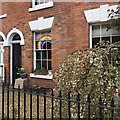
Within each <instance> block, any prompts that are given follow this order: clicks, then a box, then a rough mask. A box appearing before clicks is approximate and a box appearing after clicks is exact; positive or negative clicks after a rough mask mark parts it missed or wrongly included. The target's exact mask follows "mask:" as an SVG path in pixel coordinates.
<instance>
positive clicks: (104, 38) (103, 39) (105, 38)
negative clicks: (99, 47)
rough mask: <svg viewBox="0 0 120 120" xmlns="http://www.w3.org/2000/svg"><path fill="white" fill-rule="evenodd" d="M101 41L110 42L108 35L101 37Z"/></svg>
mask: <svg viewBox="0 0 120 120" xmlns="http://www.w3.org/2000/svg"><path fill="white" fill-rule="evenodd" d="M102 41H104V42H105V43H106V42H108V43H110V37H102Z"/></svg>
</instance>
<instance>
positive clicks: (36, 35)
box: [35, 32, 41, 40]
mask: <svg viewBox="0 0 120 120" xmlns="http://www.w3.org/2000/svg"><path fill="white" fill-rule="evenodd" d="M40 37H41V33H40V32H36V33H35V40H38V39H39V38H40Z"/></svg>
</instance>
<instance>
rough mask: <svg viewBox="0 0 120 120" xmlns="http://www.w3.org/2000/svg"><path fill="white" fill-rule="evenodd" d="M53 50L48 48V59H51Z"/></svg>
mask: <svg viewBox="0 0 120 120" xmlns="http://www.w3.org/2000/svg"><path fill="white" fill-rule="evenodd" d="M51 56H52V55H51V50H48V59H51Z"/></svg>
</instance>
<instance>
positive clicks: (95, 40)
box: [92, 38, 100, 48]
mask: <svg viewBox="0 0 120 120" xmlns="http://www.w3.org/2000/svg"><path fill="white" fill-rule="evenodd" d="M99 42H100V38H93V39H92V47H93V48H94V47H95V46H96V47H97V46H98V45H99Z"/></svg>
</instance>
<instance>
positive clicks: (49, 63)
mask: <svg viewBox="0 0 120 120" xmlns="http://www.w3.org/2000/svg"><path fill="white" fill-rule="evenodd" d="M48 70H52V62H51V61H48Z"/></svg>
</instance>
